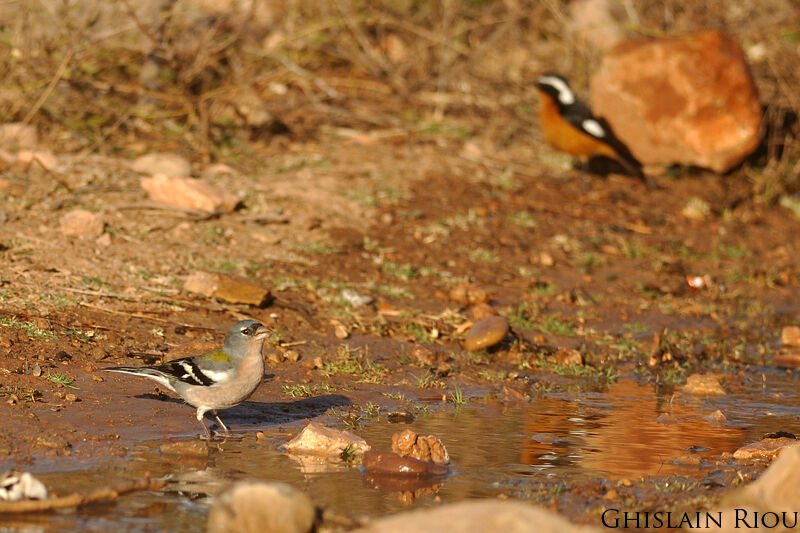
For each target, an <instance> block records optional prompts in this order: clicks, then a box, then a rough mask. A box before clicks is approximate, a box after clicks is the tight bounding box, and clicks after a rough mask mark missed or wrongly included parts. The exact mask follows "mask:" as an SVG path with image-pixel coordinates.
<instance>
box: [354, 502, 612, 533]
mask: <svg viewBox="0 0 800 533" xmlns="http://www.w3.org/2000/svg"><path fill="white" fill-rule="evenodd" d="M598 523H599V521H598ZM411 531H413V532H414V533H440V532H442V531H492V532H494V531H497V532H503V533H564V532H568V533H595V532H597V533H599V532H601V531H604V530H603V529H602V528H600V527H598V526H596V525H594V524H592V525H578V524H573V523H571V522H570V521H569V520H567V519H566V518H564V517H563V516H561V515H559V514H558V513H556V512H555V511H551V510H550V509H547V508H545V507H542V506H537V505H532V504H529V503H523V502H518V501H498V500H495V499H485V500H477V499H472V500H465V501H462V502H458V503H451V504H445V505H439V506H434V507H430V508H423V509H416V510H413V511H406V512H402V513H398V514H395V515H392V516H387V517H384V518H379V519H378V520H375V521H374V522H371V523H370V524H369V525H367V526H366V527H364V528H361V529H356V530H354V531H353V533H406V532H411Z"/></svg>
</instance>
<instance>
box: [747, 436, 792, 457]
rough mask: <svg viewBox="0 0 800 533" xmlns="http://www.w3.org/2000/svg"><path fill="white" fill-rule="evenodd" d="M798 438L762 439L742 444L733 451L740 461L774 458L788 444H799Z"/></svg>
mask: <svg viewBox="0 0 800 533" xmlns="http://www.w3.org/2000/svg"><path fill="white" fill-rule="evenodd" d="M797 444H798V442H797V439H792V438H788V437H779V438H777V439H761V440H760V441H758V442H752V443H750V444H748V445H746V446H742V447H741V448H739V449H738V450H736V451H735V452H733V458H734V459H737V460H739V461H757V460H760V459H770V460H771V459H774V458H775V457H777V456H778V454H779V453H780V452H781V451H782V450H783V449H784V448H786V447H787V446H795V445H797Z"/></svg>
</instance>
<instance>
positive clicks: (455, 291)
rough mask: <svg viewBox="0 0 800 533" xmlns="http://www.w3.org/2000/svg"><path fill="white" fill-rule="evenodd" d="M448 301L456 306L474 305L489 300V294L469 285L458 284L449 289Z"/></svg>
mask: <svg viewBox="0 0 800 533" xmlns="http://www.w3.org/2000/svg"><path fill="white" fill-rule="evenodd" d="M449 296H450V299H451V300H452V301H454V302H455V303H457V304H464V305H475V304H479V303H485V302H486V301H488V300H489V294H488V293H487V292H486V291H485V290H483V289H480V288H478V287H475V286H474V285H471V284H469V283H460V284H458V285H456V286H455V287H453V288H452V289H450V294H449Z"/></svg>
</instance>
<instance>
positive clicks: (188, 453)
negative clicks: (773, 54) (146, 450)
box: [158, 439, 208, 457]
mask: <svg viewBox="0 0 800 533" xmlns="http://www.w3.org/2000/svg"><path fill="white" fill-rule="evenodd" d="M158 451H160V452H161V455H178V456H181V457H207V456H208V442H206V441H203V440H198V439H192V440H184V441H178V442H168V443H166V444H162V445H161V446H159V448H158Z"/></svg>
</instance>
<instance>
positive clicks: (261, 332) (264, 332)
mask: <svg viewBox="0 0 800 533" xmlns="http://www.w3.org/2000/svg"><path fill="white" fill-rule="evenodd" d="M271 333H272V330H270V329H269V328H267V327H264V326H261V327H260V328H258V329H257V330H256V334H255V335H253V338H255V339H259V340H260V339H266V338H267V337H269V336H270V334H271Z"/></svg>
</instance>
